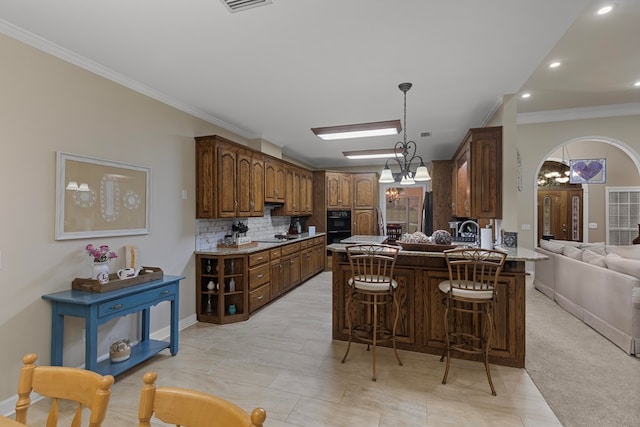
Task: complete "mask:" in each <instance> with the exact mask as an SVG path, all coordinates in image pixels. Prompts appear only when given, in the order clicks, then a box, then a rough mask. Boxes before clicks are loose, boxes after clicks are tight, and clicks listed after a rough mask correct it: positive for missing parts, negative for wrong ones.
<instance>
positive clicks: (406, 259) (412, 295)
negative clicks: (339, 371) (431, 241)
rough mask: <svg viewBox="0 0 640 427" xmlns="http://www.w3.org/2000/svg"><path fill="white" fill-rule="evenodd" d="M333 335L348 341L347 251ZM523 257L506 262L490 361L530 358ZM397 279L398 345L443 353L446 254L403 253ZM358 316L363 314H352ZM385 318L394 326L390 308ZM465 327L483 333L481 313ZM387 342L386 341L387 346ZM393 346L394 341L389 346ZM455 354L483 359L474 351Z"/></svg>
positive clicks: (336, 270)
mask: <svg viewBox="0 0 640 427" xmlns="http://www.w3.org/2000/svg"><path fill="white" fill-rule="evenodd" d="M332 258H333V338H334V339H338V340H347V339H348V330H347V327H346V325H347V323H346V317H345V311H344V302H345V300H346V292H345V288H346V286H345V283H346V282H347V280H348V279H349V277H350V274H351V272H350V266H349V262H348V260H347V258H346V253H344V252H334V253H333V256H332ZM524 264H525V263H524V261H507V263H506V264H505V267H504V269H503V272H502V273H501V275H500V278H499V282H498V289H497V297H496V304H495V306H494V326H495V328H494V337H493V346H492V347H493V348H492V350H491V352H490V353H489V361H490V363H495V364H499V365H505V366H512V367H518V368H523V367H524V358H525V342H524V340H525V269H524ZM394 276H395V279H396V280H397V281H398V290H397V292H398V299H399V304H400V316H399V319H398V325H397V328H396V337H397V338H396V343H397V346H398V348H400V349H403V350H410V351H417V352H422V353H432V354H437V355H441V354H442V351H443V350H444V347H445V333H444V305H443V302H442V300H443V295H442V293H441V292H440V289H439V288H438V285H439V284H440V282H441V281H443V280H447V279H448V278H449V274H448V271H447V267H446V262H445V260H444V258H443V257H433V258H430V257H413V256H410V255H404V256H403V255H400V256H399V257H398V262H397V263H396V267H395V269H394ZM353 315H354V316H356V318H357V316H358V315H359V314H358V313H355V312H354V313H353ZM381 317H383V318H384V319H385V323H386V325H387V327H391V326H392V325H393V316H392V313H391V310H389V312H387V311H386V310H384V311H383V312H382V313H381ZM458 320H459V321H460V324H462V325H463V327H464V328H467V329H468V330H470V331H471V330H473V331H476V332H477V331H479V330H481V328H482V327H483V326H484V325H483V324H482V323H481V322H482V320H481V319H480V318H479V317H471V316H468V317H464V318H460V319H458ZM384 345H387V344H384ZM389 345H390V344H389ZM454 357H458V358H464V359H472V360H481V358H478V357H476V356H475V355H474V356H471V355H460V354H457V353H456V354H454Z"/></svg>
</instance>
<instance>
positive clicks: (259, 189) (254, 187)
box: [249, 152, 264, 216]
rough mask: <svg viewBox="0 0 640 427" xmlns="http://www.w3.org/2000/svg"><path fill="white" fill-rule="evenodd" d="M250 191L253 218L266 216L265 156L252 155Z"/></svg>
mask: <svg viewBox="0 0 640 427" xmlns="http://www.w3.org/2000/svg"><path fill="white" fill-rule="evenodd" d="M250 189H251V191H250V201H249V206H250V208H251V216H264V156H262V155H261V154H259V153H255V152H254V153H253V154H252V155H251V183H250Z"/></svg>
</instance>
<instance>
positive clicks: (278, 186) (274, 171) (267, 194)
mask: <svg viewBox="0 0 640 427" xmlns="http://www.w3.org/2000/svg"><path fill="white" fill-rule="evenodd" d="M264 179H265V182H264V201H265V202H269V203H284V199H285V184H284V182H285V178H284V163H282V162H279V161H277V160H274V159H266V160H265V162H264Z"/></svg>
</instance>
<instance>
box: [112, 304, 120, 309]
mask: <svg viewBox="0 0 640 427" xmlns="http://www.w3.org/2000/svg"><path fill="white" fill-rule="evenodd" d="M109 308H110V309H111V310H117V309H119V308H122V304H116V305H112V306H111V307H109Z"/></svg>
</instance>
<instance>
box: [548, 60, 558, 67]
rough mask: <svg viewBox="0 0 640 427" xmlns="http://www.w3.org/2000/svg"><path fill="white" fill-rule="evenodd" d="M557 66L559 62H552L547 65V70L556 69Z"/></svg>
mask: <svg viewBox="0 0 640 427" xmlns="http://www.w3.org/2000/svg"><path fill="white" fill-rule="evenodd" d="M559 66H560V62H559V61H554V62H552V63H551V64H549V68H558V67H559Z"/></svg>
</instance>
